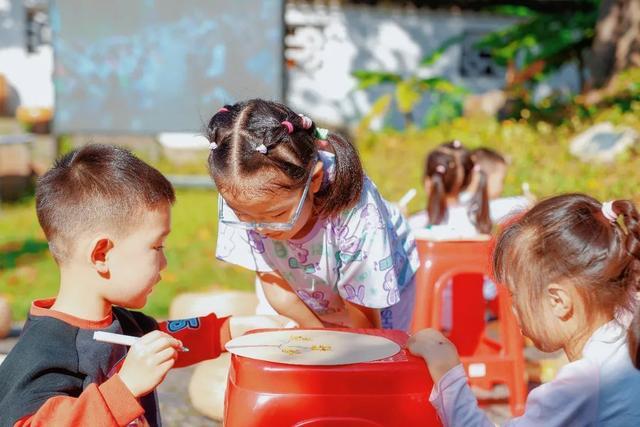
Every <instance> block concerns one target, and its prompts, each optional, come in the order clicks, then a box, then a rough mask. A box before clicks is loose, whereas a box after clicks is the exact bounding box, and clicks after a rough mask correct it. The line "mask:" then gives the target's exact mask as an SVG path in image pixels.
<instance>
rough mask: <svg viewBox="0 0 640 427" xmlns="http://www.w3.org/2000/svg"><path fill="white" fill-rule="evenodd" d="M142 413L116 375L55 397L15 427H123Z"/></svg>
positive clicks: (22, 419)
mask: <svg viewBox="0 0 640 427" xmlns="http://www.w3.org/2000/svg"><path fill="white" fill-rule="evenodd" d="M143 414H144V409H143V408H142V406H140V403H139V402H138V400H137V399H136V398H135V397H134V396H133V394H131V392H130V391H129V389H128V388H127V386H126V385H125V384H124V383H123V382H122V380H121V379H120V377H119V376H118V375H114V376H113V377H111V378H109V379H108V380H107V381H105V382H104V383H102V384H100V385H99V386H98V385H96V384H91V385H89V386H88V387H87V388H86V389H84V390H83V391H82V393H81V394H80V396H78V397H71V396H60V395H58V396H54V397H51V398H49V399H47V401H46V402H45V403H44V404H43V405H42V406H40V408H39V409H38V411H37V412H36V413H35V414H31V415H27V416H25V417H23V418H21V419H19V420H18V421H16V423H15V424H14V427H35V426H52V425H55V426H85V425H86V426H89V425H90V426H126V425H127V424H129V423H131V422H132V421H135V420H136V419H137V418H138V417H140V416H142V415H143Z"/></svg>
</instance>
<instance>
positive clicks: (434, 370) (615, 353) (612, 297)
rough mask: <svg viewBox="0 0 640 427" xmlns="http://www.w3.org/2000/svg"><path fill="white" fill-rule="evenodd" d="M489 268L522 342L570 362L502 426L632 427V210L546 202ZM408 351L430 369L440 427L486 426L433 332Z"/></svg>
mask: <svg viewBox="0 0 640 427" xmlns="http://www.w3.org/2000/svg"><path fill="white" fill-rule="evenodd" d="M619 216H621V217H622V221H621V222H622V223H623V224H624V227H622V226H621V225H620V224H619V223H618V217H619ZM493 262H494V271H495V274H496V279H497V280H498V281H500V282H502V283H505V285H506V286H507V287H508V289H509V291H510V293H511V294H512V297H513V308H514V312H515V314H516V316H517V318H518V321H519V323H520V326H521V328H522V332H523V334H524V335H525V336H528V337H529V338H531V340H532V341H533V342H534V344H535V345H536V347H538V348H539V349H540V350H542V351H546V352H552V351H557V350H560V349H563V350H564V351H565V353H566V355H567V357H568V359H569V361H570V363H569V364H568V365H566V366H564V367H563V368H561V369H560V371H559V372H558V375H557V377H556V379H555V380H553V381H552V382H549V383H546V384H543V385H541V386H539V387H537V388H535V389H534V390H533V391H532V392H531V393H530V394H529V398H528V400H527V405H526V411H525V414H524V415H523V416H521V417H518V418H515V419H513V420H512V421H511V422H510V423H508V425H523V426H542V425H544V426H567V425H575V426H586V425H610V426H631V425H640V405H638V401H637V399H638V393H640V371H638V370H636V368H635V367H634V365H633V361H636V354H637V342H638V341H637V332H638V331H636V330H633V331H632V332H629V329H628V327H629V324H630V322H631V318H632V316H633V314H632V313H633V310H634V309H635V307H636V305H637V304H636V299H635V291H636V289H637V286H638V283H639V280H640V270H639V267H640V215H639V214H638V212H637V211H636V208H635V207H634V205H633V204H632V202H630V201H627V200H617V201H614V202H608V203H604V204H600V203H599V202H598V201H597V200H595V199H593V198H591V197H589V196H585V195H580V194H570V195H562V196H557V197H553V198H550V199H547V200H544V201H542V202H540V203H538V204H537V205H536V206H534V207H533V208H532V209H531V210H530V211H529V212H527V213H526V214H525V215H524V216H523V217H522V218H520V219H518V220H516V221H515V222H513V223H512V224H510V225H508V226H507V227H506V229H505V230H504V232H503V233H502V234H501V235H500V237H499V239H498V242H497V246H496V250H495V254H494V261H493ZM637 318H638V314H636V322H637ZM635 324H637V323H635ZM408 345H409V348H410V350H411V351H412V352H413V353H414V354H417V355H420V356H422V357H424V359H425V361H426V362H427V364H428V367H429V372H430V373H431V376H432V378H433V381H434V384H435V386H434V388H433V391H432V393H431V398H430V400H431V403H432V404H433V405H434V406H435V408H436V409H437V411H438V414H439V416H440V419H441V420H442V421H443V423H444V425H445V426H462V425H473V426H492V425H493V424H492V423H491V422H489V420H488V419H487V417H486V416H485V414H484V413H483V412H482V411H481V410H480V409H479V408H478V405H477V402H476V399H475V397H474V396H473V393H472V392H471V389H470V388H469V386H468V385H467V379H466V376H465V371H464V369H463V367H462V365H461V364H460V360H459V359H458V355H457V352H456V349H455V347H454V346H453V345H452V344H451V343H450V342H449V341H448V340H447V339H446V338H445V337H444V336H443V335H442V334H441V333H440V332H438V331H435V330H432V329H427V330H424V331H420V332H418V333H417V334H416V335H414V336H413V337H412V338H411V339H410V341H409V344H408Z"/></svg>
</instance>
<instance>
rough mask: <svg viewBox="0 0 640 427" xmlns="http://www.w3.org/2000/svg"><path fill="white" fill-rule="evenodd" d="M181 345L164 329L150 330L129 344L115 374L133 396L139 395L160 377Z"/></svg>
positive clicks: (167, 368)
mask: <svg viewBox="0 0 640 427" xmlns="http://www.w3.org/2000/svg"><path fill="white" fill-rule="evenodd" d="M181 346H182V343H181V342H180V341H178V340H177V339H175V338H173V337H172V336H170V335H168V334H165V333H164V332H160V331H153V332H150V333H148V334H147V335H145V336H143V337H141V338H140V339H139V340H138V341H136V343H135V344H134V345H132V346H131V348H130V349H129V353H127V357H126V358H125V359H124V364H123V365H122V368H121V369H120V372H119V373H118V375H120V379H121V380H122V382H124V384H125V385H126V386H127V388H128V389H129V390H130V391H131V393H132V394H133V395H134V396H135V397H139V396H143V395H145V394H147V393H149V392H150V391H151V390H153V389H154V388H156V387H157V386H158V384H160V383H161V382H162V380H164V377H165V375H167V372H169V369H171V367H172V366H173V364H174V363H175V361H176V359H177V358H178V352H177V349H178V348H180V347H181Z"/></svg>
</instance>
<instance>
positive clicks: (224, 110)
mask: <svg viewBox="0 0 640 427" xmlns="http://www.w3.org/2000/svg"><path fill="white" fill-rule="evenodd" d="M228 112H229V110H228V109H227V108H225V107H222V108H221V109H219V110H218V113H228Z"/></svg>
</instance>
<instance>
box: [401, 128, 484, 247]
mask: <svg viewBox="0 0 640 427" xmlns="http://www.w3.org/2000/svg"><path fill="white" fill-rule="evenodd" d="M474 175H476V176H477V186H476V190H475V192H474V193H473V194H472V195H471V196H470V197H468V198H467V199H466V200H464V201H461V200H460V195H461V194H462V193H463V192H464V191H465V190H466V189H467V188H468V187H469V184H470V183H471V181H472V179H473V177H474ZM424 187H425V192H426V193H427V195H428V201H427V209H426V211H424V212H420V213H418V214H416V215H414V216H412V217H411V218H410V219H409V222H410V224H411V227H412V228H413V229H421V228H425V227H428V226H432V227H433V226H445V227H448V228H451V229H452V230H453V231H455V232H456V234H462V235H465V236H466V235H476V234H487V233H490V232H491V227H492V223H491V219H490V216H489V198H488V193H487V176H486V173H485V172H484V171H483V170H482V169H480V168H477V167H475V165H474V161H473V157H472V156H471V152H470V151H469V150H467V149H466V148H465V147H464V146H463V145H462V143H461V142H460V141H458V140H454V141H452V142H448V143H446V144H442V145H440V146H439V147H438V148H436V149H435V150H433V151H432V152H430V153H429V155H428V156H427V158H426V160H425V167H424Z"/></svg>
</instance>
